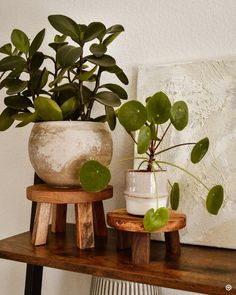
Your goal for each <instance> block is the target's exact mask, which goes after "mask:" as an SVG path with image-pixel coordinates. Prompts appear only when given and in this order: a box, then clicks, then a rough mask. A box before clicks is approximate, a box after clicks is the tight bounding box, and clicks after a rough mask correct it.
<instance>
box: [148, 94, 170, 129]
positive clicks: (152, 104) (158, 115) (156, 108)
mask: <svg viewBox="0 0 236 295" xmlns="http://www.w3.org/2000/svg"><path fill="white" fill-rule="evenodd" d="M146 108H147V115H148V121H149V122H152V121H153V122H155V123H156V124H163V123H165V122H166V121H168V120H169V118H170V108H171V103H170V100H169V98H168V96H167V95H166V94H165V93H163V92H158V93H156V94H154V95H153V96H152V97H151V98H150V99H148V101H147V107H146Z"/></svg>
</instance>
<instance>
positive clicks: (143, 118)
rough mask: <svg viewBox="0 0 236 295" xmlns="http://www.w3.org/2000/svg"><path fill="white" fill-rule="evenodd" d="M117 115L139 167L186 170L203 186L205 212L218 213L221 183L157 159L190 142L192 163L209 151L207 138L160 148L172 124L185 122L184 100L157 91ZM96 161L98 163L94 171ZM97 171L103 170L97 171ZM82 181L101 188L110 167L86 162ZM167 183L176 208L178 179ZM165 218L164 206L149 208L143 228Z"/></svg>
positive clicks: (154, 227) (153, 227)
mask: <svg viewBox="0 0 236 295" xmlns="http://www.w3.org/2000/svg"><path fill="white" fill-rule="evenodd" d="M116 115H117V117H118V120H119V122H120V124H121V125H122V126H123V127H124V128H125V130H126V131H127V132H128V134H129V135H130V136H131V138H132V139H133V141H134V142H135V144H136V146H137V153H138V154H140V156H138V157H134V158H133V159H138V160H140V165H139V168H140V167H142V166H143V165H146V168H145V169H146V171H156V170H157V169H159V170H160V169H161V170H163V168H162V166H163V165H166V166H172V167H175V168H177V169H180V170H182V171H184V172H186V173H187V174H188V175H189V176H190V177H192V178H193V179H194V180H195V181H198V182H199V184H201V185H202V186H203V187H204V188H205V189H206V191H207V196H206V209H207V211H208V212H209V213H210V214H213V215H216V214H218V211H219V209H220V207H221V205H222V203H223V198H224V192H223V187H222V186H221V185H219V184H218V185H215V186H213V187H212V188H209V187H208V186H207V185H206V184H204V183H203V181H202V180H200V179H199V178H198V177H197V176H195V175H194V174H192V173H191V172H189V171H187V170H186V169H185V168H184V167H182V166H180V165H177V164H175V163H172V162H169V161H165V160H160V159H159V156H160V155H161V154H163V153H165V152H168V151H169V150H171V149H176V148H179V147H181V146H186V145H192V146H193V148H192V151H191V155H190V159H191V162H192V163H193V164H197V163H199V162H200V161H201V160H202V158H203V157H204V156H205V154H206V153H207V151H208V148H209V139H208V138H207V137H205V138H203V139H201V140H199V141H197V142H191V143H189V142H187V143H178V144H176V145H173V146H170V147H167V148H165V149H161V143H162V142H163V140H164V138H165V137H166V135H167V133H168V130H170V128H171V127H173V128H175V130H176V131H177V132H179V131H182V130H183V129H184V128H185V127H186V126H187V124H188V106H187V104H186V103H185V102H184V101H176V102H174V103H173V104H172V103H171V101H170V100H169V98H168V97H167V95H166V94H165V93H163V92H158V93H155V94H154V95H153V96H151V97H148V98H147V99H146V104H145V105H143V104H142V103H141V102H139V101H137V100H130V101H128V102H126V103H124V104H123V105H122V106H121V107H120V108H119V109H118V110H116ZM163 130H164V132H163ZM133 132H137V133H138V135H137V138H135V136H134V134H133ZM95 164H96V165H97V166H96V169H95V170H94V165H95ZM142 169H143V168H142ZM98 171H101V172H102V173H98ZM96 173H97V175H101V177H95V175H96ZM81 181H82V183H83V185H84V186H85V187H86V189H87V190H96V189H100V188H102V186H103V187H105V186H106V185H107V183H108V182H109V181H110V173H109V169H108V167H104V166H102V165H101V164H100V163H98V162H96V163H95V161H89V162H87V163H85V165H84V166H83V167H82V169H81ZM169 183H170V182H169ZM170 186H171V191H170V204H171V208H172V209H174V210H176V209H177V208H178V205H179V197H180V189H179V184H178V183H177V182H175V183H173V184H171V183H170ZM157 199H158V191H157ZM168 219H169V210H168V209H167V208H163V207H162V208H159V209H154V208H152V209H149V210H148V211H147V212H146V214H145V216H144V227H145V229H146V230H148V231H153V230H157V229H159V228H161V227H163V226H164V225H165V224H166V223H167V222H168Z"/></svg>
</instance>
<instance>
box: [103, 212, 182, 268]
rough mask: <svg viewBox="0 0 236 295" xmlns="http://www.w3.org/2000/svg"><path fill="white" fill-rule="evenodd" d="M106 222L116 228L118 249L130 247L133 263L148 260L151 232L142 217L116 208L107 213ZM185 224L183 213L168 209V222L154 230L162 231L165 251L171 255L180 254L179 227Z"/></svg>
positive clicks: (145, 262)
mask: <svg viewBox="0 0 236 295" xmlns="http://www.w3.org/2000/svg"><path fill="white" fill-rule="evenodd" d="M107 223H108V225H110V226H111V227H114V228H115V229H117V232H118V245H117V247H118V249H120V250H122V249H125V248H131V252H132V263H133V264H148V263H149V262H150V240H151V234H150V233H149V232H147V231H145V229H144V227H143V217H139V216H135V215H131V214H128V213H127V211H126V209H117V210H114V211H113V212H109V213H107ZM185 225H186V216H185V214H182V213H178V212H176V211H173V210H170V218H169V222H168V224H167V225H166V226H164V227H162V228H161V229H160V230H158V231H155V232H154V233H161V232H164V234H165V243H166V252H167V254H169V255H171V256H172V257H173V256H179V255H180V241H179V229H181V228H183V227H185Z"/></svg>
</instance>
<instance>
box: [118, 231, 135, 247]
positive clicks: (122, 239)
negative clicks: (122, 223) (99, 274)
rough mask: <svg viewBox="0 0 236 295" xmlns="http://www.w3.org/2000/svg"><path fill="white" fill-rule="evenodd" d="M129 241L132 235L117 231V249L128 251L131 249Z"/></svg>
mask: <svg viewBox="0 0 236 295" xmlns="http://www.w3.org/2000/svg"><path fill="white" fill-rule="evenodd" d="M131 239H132V233H130V232H127V231H123V230H117V249H118V250H123V249H129V248H130V247H131Z"/></svg>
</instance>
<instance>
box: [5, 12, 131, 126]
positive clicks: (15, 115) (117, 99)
mask: <svg viewBox="0 0 236 295" xmlns="http://www.w3.org/2000/svg"><path fill="white" fill-rule="evenodd" d="M48 19H49V22H50V24H51V25H52V26H53V27H54V28H55V29H56V30H57V31H58V32H59V33H60V34H59V35H56V36H55V38H54V41H53V42H52V43H50V44H49V46H50V47H51V50H53V54H52V55H49V54H48V52H47V53H43V52H42V51H41V50H40V47H41V45H42V42H43V40H44V35H45V29H43V30H41V31H40V32H39V33H38V34H37V35H36V36H35V38H33V40H32V42H31V40H30V39H29V38H28V36H27V35H26V34H25V33H24V32H23V31H21V30H18V29H14V30H13V31H12V34H11V43H7V44H5V45H3V46H2V47H1V48H0V53H2V54H3V55H5V57H4V58H2V59H1V60H0V89H3V88H4V89H5V90H6V96H5V98H4V104H5V106H6V108H5V109H4V110H3V112H2V113H1V115H0V131H4V130H6V129H8V128H9V127H10V126H11V125H12V124H13V122H14V120H17V121H19V123H18V124H17V127H22V126H25V125H27V124H28V123H30V122H40V121H60V120H82V121H103V122H104V121H108V123H109V126H110V128H111V129H114V128H115V124H116V116H115V112H114V107H117V106H119V105H120V103H121V99H127V93H126V91H125V90H124V89H123V88H122V87H121V86H119V85H116V84H112V83H106V84H101V77H102V75H103V73H105V72H106V73H110V74H115V75H116V77H117V78H118V79H119V80H120V81H121V82H122V83H123V84H128V79H127V77H126V75H125V73H124V72H123V70H122V69H121V68H120V67H119V66H118V65H117V64H116V61H115V59H114V58H113V57H112V56H110V55H107V54H106V52H107V49H108V45H109V44H110V43H111V42H112V41H113V40H115V38H116V37H117V36H118V35H119V34H120V33H121V32H122V31H124V28H123V27H122V26H121V25H114V26H111V27H109V28H106V27H105V25H104V24H102V23H101V22H92V23H90V24H89V25H84V24H78V23H77V22H75V21H74V20H72V19H71V18H69V17H67V16H64V15H51V16H49V17H48ZM69 42H70V44H69ZM89 51H90V53H89ZM50 63H51V64H50ZM95 101H96V102H98V103H100V104H102V105H104V109H105V112H104V115H102V116H99V117H96V118H92V109H93V105H94V102H95Z"/></svg>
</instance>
